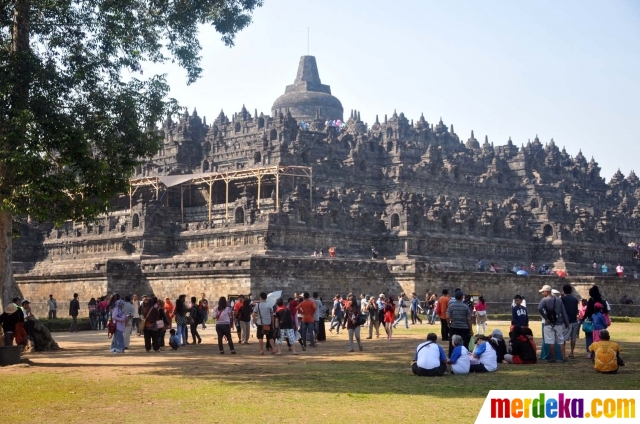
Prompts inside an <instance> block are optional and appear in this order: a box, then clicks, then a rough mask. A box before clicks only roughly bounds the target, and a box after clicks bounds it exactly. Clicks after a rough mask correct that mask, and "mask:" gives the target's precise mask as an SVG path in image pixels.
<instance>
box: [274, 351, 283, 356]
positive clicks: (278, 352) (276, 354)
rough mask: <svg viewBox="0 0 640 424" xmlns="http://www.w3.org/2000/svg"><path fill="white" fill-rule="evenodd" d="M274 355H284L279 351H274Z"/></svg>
mask: <svg viewBox="0 0 640 424" xmlns="http://www.w3.org/2000/svg"><path fill="white" fill-rule="evenodd" d="M274 355H276V356H282V353H280V352H278V353H274Z"/></svg>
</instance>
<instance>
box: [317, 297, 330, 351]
mask: <svg viewBox="0 0 640 424" xmlns="http://www.w3.org/2000/svg"><path fill="white" fill-rule="evenodd" d="M319 300H320V315H319V316H318V340H316V341H318V342H326V341H327V332H326V330H325V328H324V323H325V321H326V319H327V307H326V306H324V303H323V302H322V298H321V297H320V298H319Z"/></svg>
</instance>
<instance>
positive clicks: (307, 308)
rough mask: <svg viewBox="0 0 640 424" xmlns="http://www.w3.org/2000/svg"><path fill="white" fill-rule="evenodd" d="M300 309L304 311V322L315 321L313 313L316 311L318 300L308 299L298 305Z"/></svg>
mask: <svg viewBox="0 0 640 424" xmlns="http://www.w3.org/2000/svg"><path fill="white" fill-rule="evenodd" d="M298 310H299V311H300V312H302V322H313V321H314V320H313V314H315V313H316V302H314V301H313V300H311V299H307V300H305V301H304V302H302V303H301V304H300V305H299V306H298Z"/></svg>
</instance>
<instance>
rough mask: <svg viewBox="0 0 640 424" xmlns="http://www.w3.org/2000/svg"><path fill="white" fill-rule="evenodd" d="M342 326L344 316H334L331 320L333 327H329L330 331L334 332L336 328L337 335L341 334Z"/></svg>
mask: <svg viewBox="0 0 640 424" xmlns="http://www.w3.org/2000/svg"><path fill="white" fill-rule="evenodd" d="M341 324H342V314H339V315H334V316H333V317H332V318H331V326H330V327H329V331H331V330H333V328H334V327H337V328H336V333H340V325H341Z"/></svg>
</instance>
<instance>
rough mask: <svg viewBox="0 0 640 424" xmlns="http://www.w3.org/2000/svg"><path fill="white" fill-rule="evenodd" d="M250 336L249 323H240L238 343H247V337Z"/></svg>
mask: <svg viewBox="0 0 640 424" xmlns="http://www.w3.org/2000/svg"><path fill="white" fill-rule="evenodd" d="M250 335H251V321H247V322H244V321H240V336H241V338H240V341H241V342H242V343H249V336H250Z"/></svg>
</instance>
